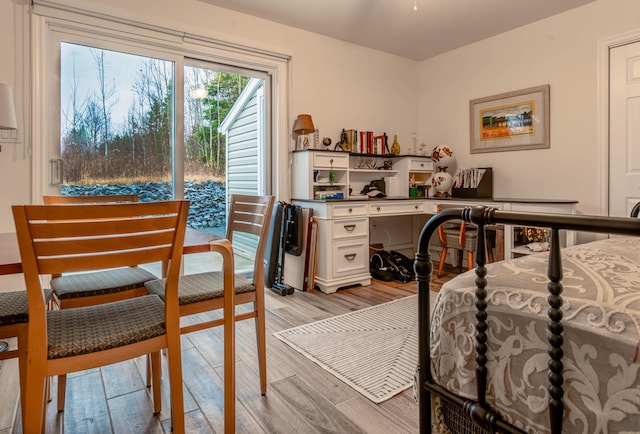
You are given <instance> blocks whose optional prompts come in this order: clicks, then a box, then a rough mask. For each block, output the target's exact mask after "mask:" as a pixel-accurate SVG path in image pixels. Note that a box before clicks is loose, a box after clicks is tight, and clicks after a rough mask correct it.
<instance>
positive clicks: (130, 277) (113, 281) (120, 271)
mask: <svg viewBox="0 0 640 434" xmlns="http://www.w3.org/2000/svg"><path fill="white" fill-rule="evenodd" d="M153 279H157V276H155V275H154V274H152V273H150V272H148V271H146V270H143V269H142V268H140V267H127V268H116V269H113V270H104V271H93V272H91V273H82V274H71V275H67V276H61V277H56V278H54V279H51V288H52V289H53V291H54V292H55V294H56V296H57V297H58V298H59V299H60V300H64V299H71V298H82V297H89V296H95V295H105V294H117V293H118V292H123V291H128V290H131V289H135V288H140V287H142V286H143V285H144V283H145V282H147V281H149V280H153Z"/></svg>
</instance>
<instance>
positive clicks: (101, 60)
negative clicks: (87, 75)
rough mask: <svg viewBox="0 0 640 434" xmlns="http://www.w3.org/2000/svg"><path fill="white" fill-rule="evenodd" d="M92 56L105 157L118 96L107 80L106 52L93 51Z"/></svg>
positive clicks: (113, 86)
mask: <svg viewBox="0 0 640 434" xmlns="http://www.w3.org/2000/svg"><path fill="white" fill-rule="evenodd" d="M91 56H92V57H93V61H94V62H95V66H96V70H97V73H98V89H97V92H96V93H97V100H98V105H99V109H100V115H101V118H102V142H103V144H104V155H105V156H108V155H109V140H110V139H111V133H110V129H111V109H112V108H113V106H114V105H115V104H116V103H117V99H116V100H115V101H114V100H113V99H114V98H113V97H114V95H115V94H116V88H115V84H114V83H113V82H112V83H111V84H110V85H109V84H108V83H107V80H106V68H107V64H106V63H105V50H100V49H92V50H91Z"/></svg>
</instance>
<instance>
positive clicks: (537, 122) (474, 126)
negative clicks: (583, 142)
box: [469, 84, 550, 154]
mask: <svg viewBox="0 0 640 434" xmlns="http://www.w3.org/2000/svg"><path fill="white" fill-rule="evenodd" d="M469 122H470V133H471V147H470V151H471V153H472V154H479V153H483V152H502V151H520V150H525V149H544V148H549V147H550V142H549V85H548V84H545V85H542V86H536V87H530V88H527V89H522V90H517V91H514V92H507V93H502V94H498V95H492V96H487V97H484V98H477V99H472V100H470V101H469Z"/></svg>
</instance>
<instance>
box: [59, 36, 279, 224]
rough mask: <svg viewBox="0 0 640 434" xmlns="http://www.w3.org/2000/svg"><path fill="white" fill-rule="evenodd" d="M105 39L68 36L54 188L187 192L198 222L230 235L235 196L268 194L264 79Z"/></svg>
mask: <svg viewBox="0 0 640 434" xmlns="http://www.w3.org/2000/svg"><path fill="white" fill-rule="evenodd" d="M101 45H102V47H98V46H97V44H96V45H94V44H88V43H78V42H75V41H66V40H63V41H60V45H59V47H60V72H59V77H60V81H59V102H60V104H59V109H60V110H59V114H60V118H59V126H60V130H59V131H60V135H59V140H58V141H56V143H57V145H56V146H55V149H53V150H52V151H51V155H52V158H50V170H51V174H50V179H51V181H50V185H49V190H55V191H50V192H55V193H59V194H64V195H102V194H124V193H136V194H138V196H139V200H141V201H152V200H163V199H170V198H174V197H175V198H186V199H189V200H190V201H191V207H190V214H189V222H188V224H189V226H190V227H194V228H197V229H200V230H206V231H209V232H214V233H218V234H221V235H222V234H224V232H225V225H226V212H225V210H226V205H227V203H228V195H229V194H231V193H243V194H265V193H266V185H267V183H266V176H267V171H266V170H265V167H266V160H267V158H268V156H269V152H268V151H267V150H266V145H265V135H264V132H265V130H266V128H265V125H264V123H265V120H266V118H267V117H266V116H265V109H266V107H265V87H267V86H265V84H266V81H265V77H266V76H265V75H264V74H260V73H257V72H255V71H246V70H241V69H238V68H233V67H231V66H229V65H219V64H215V63H211V62H205V61H200V60H196V59H191V58H185V57H181V56H170V57H165V56H162V57H160V56H153V55H151V53H148V52H146V51H145V50H140V51H132V50H129V51H122V50H118V49H115V48H116V47H112V46H109V48H104V44H101ZM107 45H109V44H107ZM111 48H113V49H111Z"/></svg>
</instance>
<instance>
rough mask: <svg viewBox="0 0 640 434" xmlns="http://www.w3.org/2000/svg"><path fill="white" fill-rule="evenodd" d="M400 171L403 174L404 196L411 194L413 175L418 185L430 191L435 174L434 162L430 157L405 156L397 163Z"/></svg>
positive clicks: (401, 182) (401, 181)
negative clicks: (410, 186)
mask: <svg viewBox="0 0 640 434" xmlns="http://www.w3.org/2000/svg"><path fill="white" fill-rule="evenodd" d="M396 166H397V168H398V172H399V173H401V174H403V175H402V179H399V180H398V181H399V185H401V186H403V187H401V192H402V196H409V181H410V180H411V178H412V177H413V179H414V180H415V181H416V183H417V186H418V187H423V188H424V191H425V192H428V191H429V188H428V187H430V186H431V175H432V174H433V170H434V164H433V161H431V158H429V157H413V156H411V157H405V158H402V159H401V160H398V162H397V163H396Z"/></svg>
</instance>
